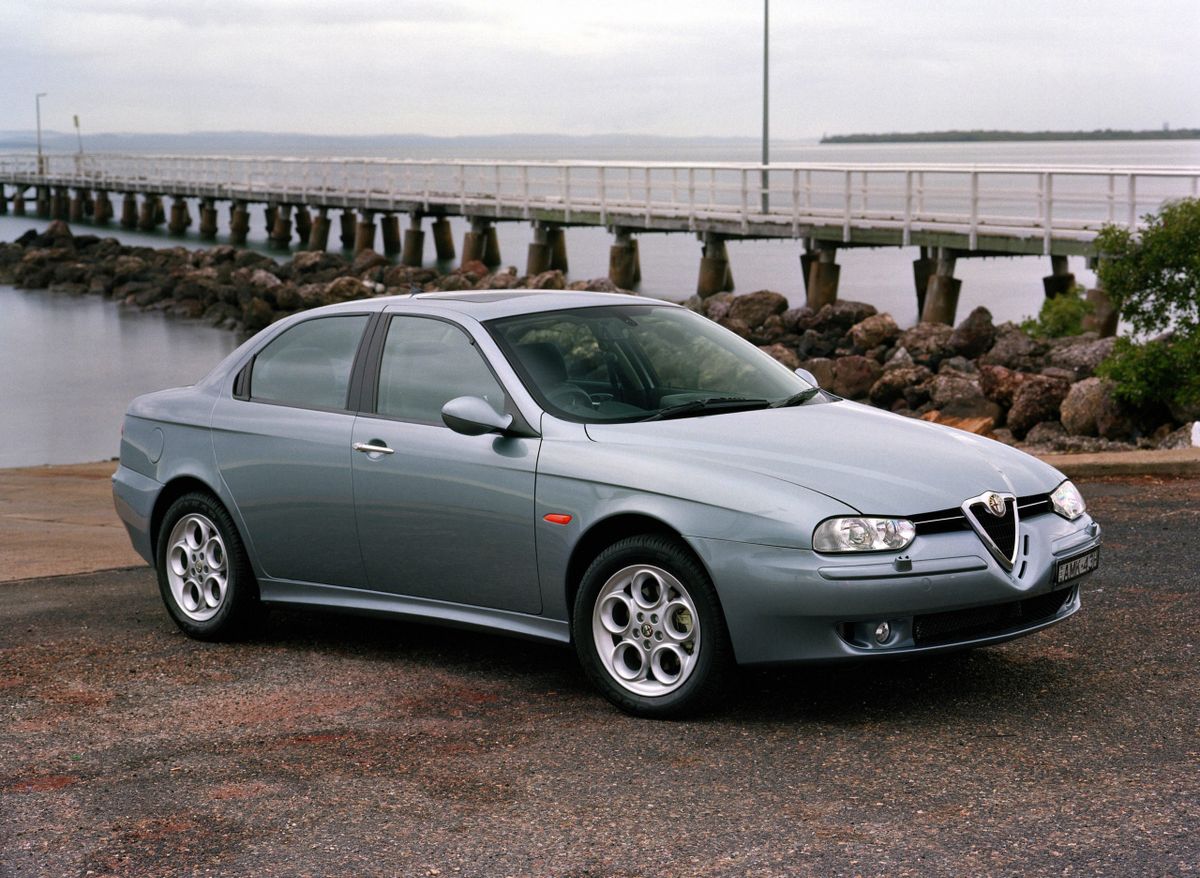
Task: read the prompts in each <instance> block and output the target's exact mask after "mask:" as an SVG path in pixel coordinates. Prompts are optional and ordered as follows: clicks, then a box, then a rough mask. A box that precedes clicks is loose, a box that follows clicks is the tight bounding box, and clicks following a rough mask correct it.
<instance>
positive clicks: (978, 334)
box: [0, 222, 1193, 451]
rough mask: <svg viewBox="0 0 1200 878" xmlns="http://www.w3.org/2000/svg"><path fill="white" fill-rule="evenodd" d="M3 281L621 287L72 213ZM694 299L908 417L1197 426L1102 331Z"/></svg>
mask: <svg viewBox="0 0 1200 878" xmlns="http://www.w3.org/2000/svg"><path fill="white" fill-rule="evenodd" d="M0 284H13V285H15V286H17V287H22V288H27V289H50V290H54V291H59V292H65V293H72V294H77V295H85V294H91V295H99V296H104V297H105V298H109V299H112V300H113V301H115V302H118V303H120V304H122V305H124V306H126V307H133V308H141V309H146V310H161V311H165V312H168V313H171V314H175V315H179V316H182V317H186V318H193V319H200V320H205V321H208V322H210V323H212V324H214V325H217V326H221V327H224V328H226V329H229V330H233V331H237V332H241V333H244V334H249V333H253V332H256V331H257V330H259V329H262V328H263V327H265V326H268V325H269V324H271V323H273V322H274V321H276V320H278V319H280V318H282V317H285V316H287V315H289V314H293V313H295V312H297V311H303V310H305V309H308V308H313V307H316V306H319V305H328V304H332V303H334V302H345V301H350V300H353V299H362V298H368V297H371V296H379V295H392V294H398V293H409V292H413V291H422V292H435V291H455V290H489V289H492V290H494V289H512V288H532V289H572V290H592V291H600V292H618V291H619V290H618V289H617V288H616V287H615V286H614V285H613V284H612V282H611V281H609V280H608V279H607V278H600V279H596V280H590V281H579V282H574V283H567V282H566V278H565V277H564V276H563V274H562V272H559V271H547V272H544V273H542V274H537V275H525V276H522V275H519V274H518V273H517V270H516V269H515V268H508V269H506V270H502V271H498V272H489V271H488V270H487V268H486V267H485V266H484V265H483V264H482V263H479V262H468V263H466V264H465V265H463V266H461V267H460V268H457V269H455V270H454V271H451V272H448V273H444V274H443V273H440V272H438V271H435V270H433V269H429V268H409V267H405V266H399V265H394V264H392V263H391V262H390V261H389V260H387V259H386V258H384V257H383V256H381V255H379V254H378V253H375V252H373V251H371V250H366V251H363V252H362V253H359V254H358V255H357V256H355V257H354V258H353V259H352V260H350V259H346V258H345V257H343V256H341V255H338V254H334V253H323V252H302V253H297V254H296V255H295V256H294V257H293V258H292V259H291V260H290V261H287V262H278V261H276V260H274V259H272V258H271V257H270V256H267V255H264V254H262V253H257V252H255V251H253V250H244V249H236V248H233V247H228V246H218V247H212V248H209V249H203V250H188V249H185V248H183V247H171V248H164V249H153V248H149V247H130V246H126V245H123V244H121V243H120V242H119V241H117V240H116V239H115V238H100V237H97V236H95V235H73V234H72V233H71V230H70V229H69V228H68V227H67V225H66V224H65V223H62V222H54V223H51V224H50V226H48V227H47V229H46V230H45V231H44V232H42V233H41V234H38V233H37V232H36V231H30V232H27V233H26V234H24V235H22V236H21V237H20V238H18V239H17V240H16V241H15V242H13V243H11V244H5V243H0ZM686 304H687V305H688V307H691V308H692V309H693V310H695V311H698V312H699V313H701V314H703V315H705V316H706V317H708V318H710V319H712V320H714V321H716V322H718V323H720V324H721V325H722V326H724V327H726V328H727V329H729V330H731V331H733V332H735V333H737V334H738V335H740V336H742V337H743V338H746V339H748V340H750V341H751V342H753V343H754V344H756V345H758V346H760V347H761V348H762V349H763V350H764V351H766V352H767V353H769V354H770V355H771V356H773V357H775V358H776V359H777V360H779V361H780V362H782V363H784V364H785V365H787V366H788V367H790V368H796V367H799V366H803V367H804V368H806V369H808V370H809V371H811V372H812V373H813V374H814V375H815V376H816V378H817V379H818V381H819V382H820V384H821V386H822V387H825V388H827V389H829V390H831V391H832V392H834V393H836V394H838V395H839V396H842V397H845V398H847V399H852V400H856V401H859V402H864V403H868V404H870V405H874V406H878V407H880V408H884V409H888V410H891V411H893V412H897V413H899V414H902V415H907V416H910V417H919V418H924V419H926V420H932V421H937V422H939V423H943V424H950V425H952V426H955V427H959V428H962V429H965V430H970V431H972V432H975V433H980V434H983V435H988V436H991V437H993V438H996V439H999V440H1000V441H1003V442H1009V443H1017V442H1024V443H1025V444H1028V445H1036V446H1039V447H1046V448H1051V449H1054V450H1059V451H1094V450H1107V449H1123V448H1130V447H1134V446H1135V445H1136V446H1140V447H1167V448H1169V447H1176V446H1182V445H1189V444H1191V435H1192V434H1191V430H1192V429H1193V427H1192V425H1190V424H1181V423H1180V421H1179V419H1178V418H1175V419H1174V420H1173V419H1172V415H1171V413H1170V412H1169V411H1167V410H1166V409H1161V410H1158V409H1156V410H1152V411H1149V412H1147V411H1145V410H1141V411H1134V410H1131V409H1129V408H1128V407H1127V406H1125V405H1123V404H1122V403H1121V402H1120V400H1119V399H1118V398H1117V397H1116V395H1115V394H1114V392H1113V390H1114V388H1113V385H1112V383H1111V382H1109V381H1108V380H1106V379H1103V378H1099V377H1096V376H1095V374H1094V372H1095V370H1096V367H1097V366H1098V365H1099V364H1100V363H1101V362H1102V361H1103V360H1104V359H1105V357H1107V356H1108V355H1109V354H1110V353H1111V352H1112V349H1113V344H1114V340H1113V339H1107V338H1106V339H1101V338H1098V337H1097V336H1096V335H1095V334H1094V333H1084V334H1083V335H1079V336H1073V337H1069V338H1061V339H1041V338H1035V337H1031V336H1030V335H1028V334H1027V333H1026V332H1024V331H1023V330H1022V329H1021V328H1020V327H1018V326H1016V325H1014V324H1012V323H1003V324H1000V325H999V326H997V325H995V324H994V323H993V321H992V317H991V314H990V313H989V312H988V311H987V309H986V308H976V309H975V310H974V311H972V312H971V313H970V314H969V315H968V316H967V318H966V319H965V320H964V321H963V322H962V323H960V324H959V325H958V326H956V327H950V326H944V325H941V324H933V323H919V324H917V325H916V326H913V327H910V328H908V329H902V328H901V327H900V326H899V325H897V323H896V321H895V320H894V319H893V318H892V316H891V315H890V314H885V313H884V314H881V313H879V312H878V311H877V310H876V309H875V307H874V306H872V305H868V304H866V303H863V302H852V301H839V302H834V303H833V304H830V305H826V306H824V307H823V308H821V309H820V310H819V311H813V310H812V309H810V308H789V307H788V301H787V299H786V298H785V297H784V296H783V295H781V294H779V293H776V292H772V291H770V290H761V291H759V292H755V293H749V294H746V295H734V294H732V293H722V294H719V295H716V296H712V297H710V298H707V299H703V300H701V299H698V298H693V299H692V300H690V301H689V302H687V303H686Z"/></svg>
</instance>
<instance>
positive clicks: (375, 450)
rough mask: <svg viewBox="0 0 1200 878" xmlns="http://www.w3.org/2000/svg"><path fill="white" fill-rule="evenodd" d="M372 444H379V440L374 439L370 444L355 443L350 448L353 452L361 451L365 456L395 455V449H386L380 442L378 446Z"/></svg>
mask: <svg viewBox="0 0 1200 878" xmlns="http://www.w3.org/2000/svg"><path fill="white" fill-rule="evenodd" d="M374 442H379V440H378V439H374V440H372V441H371V442H355V443H354V444H353V445H351V446H350V447H351V448H353V449H354V450H355V451H362V452H364V453H365V454H395V453H396V451H395V449H393V448H388V447H387V446H386V445H384V444H383V443H382V442H380V444H378V445H375V444H373V443H374Z"/></svg>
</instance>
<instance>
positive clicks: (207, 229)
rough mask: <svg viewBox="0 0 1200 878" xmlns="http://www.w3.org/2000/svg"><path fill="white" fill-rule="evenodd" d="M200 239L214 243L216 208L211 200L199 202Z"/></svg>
mask: <svg viewBox="0 0 1200 878" xmlns="http://www.w3.org/2000/svg"><path fill="white" fill-rule="evenodd" d="M200 237H201V238H203V239H204V240H205V241H214V240H216V237H217V206H216V204H214V203H213V200H212V199H211V198H205V199H203V200H201V202H200Z"/></svg>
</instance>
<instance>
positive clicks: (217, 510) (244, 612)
mask: <svg viewBox="0 0 1200 878" xmlns="http://www.w3.org/2000/svg"><path fill="white" fill-rule="evenodd" d="M157 561H158V563H157V565H156V567H157V570H158V587H159V591H160V592H161V594H162V599H163V603H164V604H166V607H167V612H168V613H170V614H171V618H172V619H174V620H175V624H176V625H178V626H179V627H180V628H181V629H183V631H184V632H185V633H187V634H188V636H190V637H195V638H197V639H200V640H227V639H230V638H233V637H236V636H238V635H240V634H242V633H243V632H244V631H245V630H246V628H247V627H248V626H249V624H250V623H251V622H253V621H254V620H255V619H256V618H257V617H258V615H259V602H258V589H257V587H256V584H255V582H254V574H253V573H252V572H251V570H250V565H249V562H248V561H247V559H246V550H245V548H244V547H243V545H242V541H241V538H240V537H239V536H238V532H237V529H236V528H235V527H234V525H233V521H232V519H230V517H229V513H228V512H226V511H225V509H224V507H222V506H221V505H220V504H219V503H217V502H216V501H215V500H214V499H213V498H211V497H210V496H208V495H207V494H200V493H193V494H185V495H184V496H182V497H180V498H179V499H178V500H176V501H175V502H174V503H172V504H171V507H170V508H169V509H168V510H167V514H166V515H165V516H164V517H163V522H162V526H161V527H160V528H159V532H158V558H157Z"/></svg>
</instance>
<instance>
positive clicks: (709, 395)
mask: <svg viewBox="0 0 1200 878" xmlns="http://www.w3.org/2000/svg"><path fill="white" fill-rule="evenodd" d="M486 325H487V328H488V330H489V331H490V332H491V333H492V337H493V338H495V339H496V342H497V344H499V345H500V347H501V348H502V349H503V350H504V352H505V354H506V355H507V356H508V358H509V361H510V362H511V363H512V364H513V366H514V367H515V368H516V370H517V371H518V372H519V373H520V374H521V377H522V379H523V380H524V381H525V384H526V386H527V387H528V388H529V390H530V392H531V393H532V394H533V395H534V397H535V398H536V399H537V400H538V401H539V402H540V403H541V404H542V406H543V407H544V408H545V409H547V410H548V411H550V412H552V413H553V414H556V415H558V416H560V417H564V418H567V419H569V420H575V421H585V422H602V421H636V420H647V419H651V418H665V417H691V416H699V415H706V414H717V413H720V412H722V411H733V410H745V409H747V408H756V407H758V408H765V407H767V406H769V405H783V404H789V405H791V404H796V403H798V402H802V401H807V400H808V399H810V398H813V396H812V395H814V394H816V390H815V388H812V387H810V385H809V384H808V383H807V382H805V381H804V380H803V379H801V378H799V377H798V376H797V375H795V374H794V373H792V372H791V370H789V369H787V368H786V367H785V366H782V365H780V364H779V363H778V362H776V361H775V360H774V359H773V358H771V357H770V356H768V355H767V354H764V353H763V352H762V351H760V350H758V349H757V348H756V347H754V345H752V344H750V343H749V342H746V341H744V340H742V339H740V338H738V337H737V336H735V335H734V334H733V333H731V332H729V331H728V330H725V329H722V328H721V327H719V326H717V325H716V324H715V323H713V322H711V321H710V320H707V319H705V318H703V317H701V316H699V315H698V314H695V313H693V312H691V311H688V310H686V309H683V308H677V307H673V306H663V305H611V306H601V307H591V308H570V309H565V310H562V311H548V312H541V313H536V314H523V315H520V316H517V317H505V318H500V319H497V320H492V321H490V322H488V323H487V324H486Z"/></svg>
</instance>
